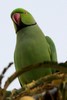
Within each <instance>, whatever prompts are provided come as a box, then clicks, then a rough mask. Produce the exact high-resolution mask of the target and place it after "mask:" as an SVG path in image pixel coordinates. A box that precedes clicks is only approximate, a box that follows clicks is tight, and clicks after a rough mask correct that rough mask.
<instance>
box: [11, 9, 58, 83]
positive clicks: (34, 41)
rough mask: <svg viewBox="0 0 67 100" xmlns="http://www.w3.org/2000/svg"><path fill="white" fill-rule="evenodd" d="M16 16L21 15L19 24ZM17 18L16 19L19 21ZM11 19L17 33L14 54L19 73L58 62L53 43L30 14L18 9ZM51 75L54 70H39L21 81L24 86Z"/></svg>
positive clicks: (23, 76) (25, 75) (30, 73)
mask: <svg viewBox="0 0 67 100" xmlns="http://www.w3.org/2000/svg"><path fill="white" fill-rule="evenodd" d="M15 14H16V15H17V16H18V14H20V15H19V16H20V20H19V24H18V23H17V20H16V19H15V17H14V15H15ZM17 16H16V18H17V19H19V18H18V17H17ZM13 17H14V18H13ZM11 18H12V20H13V23H14V26H15V30H16V33H17V40H16V48H15V52H14V62H15V67H16V70H17V71H18V70H20V69H21V68H23V67H26V66H28V65H31V64H36V63H40V62H44V61H57V55H56V49H55V46H54V43H53V41H52V40H51V39H50V38H49V37H46V36H45V35H44V34H43V32H42V31H41V29H40V28H39V26H38V25H37V23H36V22H35V20H34V18H33V17H32V15H31V14H30V13H29V12H27V11H26V10H24V9H21V8H18V9H16V10H14V11H13V12H12V14H11ZM51 73H52V70H51V69H50V68H49V69H44V68H39V69H35V70H31V71H29V72H26V73H25V74H23V75H21V76H20V77H19V81H20V83H21V84H22V85H24V84H26V83H29V82H31V81H32V80H37V79H38V78H40V77H43V76H44V75H47V74H51Z"/></svg>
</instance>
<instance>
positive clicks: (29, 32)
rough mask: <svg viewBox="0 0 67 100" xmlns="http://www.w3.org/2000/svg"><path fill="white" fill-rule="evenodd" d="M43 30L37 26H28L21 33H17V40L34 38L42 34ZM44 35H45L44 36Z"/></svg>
mask: <svg viewBox="0 0 67 100" xmlns="http://www.w3.org/2000/svg"><path fill="white" fill-rule="evenodd" d="M42 33H43V32H42V30H41V29H40V28H39V26H38V25H37V24H35V25H31V26H27V27H25V28H22V29H21V30H20V31H18V32H17V40H18V41H21V39H22V38H28V37H29V38H33V37H35V36H36V35H37V37H38V35H39V34H40V35H41V34H42ZM43 35H44V34H43Z"/></svg>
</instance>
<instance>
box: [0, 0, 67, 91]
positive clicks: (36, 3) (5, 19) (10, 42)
mask: <svg viewBox="0 0 67 100" xmlns="http://www.w3.org/2000/svg"><path fill="white" fill-rule="evenodd" d="M16 8H24V9H26V10H28V11H29V12H30V13H31V14H32V15H33V16H34V18H35V20H36V22H37V23H38V25H39V27H40V28H41V30H42V31H43V33H44V34H45V35H48V36H49V37H51V38H52V39H53V41H54V43H55V46H56V51H57V58H58V62H65V61H67V0H1V1H0V73H1V72H2V70H3V68H4V67H6V66H7V65H8V64H9V63H10V62H12V61H14V59H13V58H14V49H15V45H16V34H15V30H14V26H13V23H12V20H11V18H10V14H11V12H12V11H13V10H14V9H16ZM14 72H15V66H14V65H13V66H11V68H10V69H9V70H8V71H7V73H6V74H5V78H4V79H3V85H4V82H5V81H6V80H7V78H8V77H9V76H10V75H12V74H13V73H14ZM14 88H20V84H19V82H18V79H16V80H15V81H14V82H12V83H11V85H10V86H9V87H8V90H12V89H14Z"/></svg>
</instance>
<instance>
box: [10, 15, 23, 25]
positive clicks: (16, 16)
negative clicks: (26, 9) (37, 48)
mask: <svg viewBox="0 0 67 100" xmlns="http://www.w3.org/2000/svg"><path fill="white" fill-rule="evenodd" d="M12 20H13V21H14V22H15V23H16V24H18V25H19V24H20V20H21V16H20V13H15V14H13V15H12Z"/></svg>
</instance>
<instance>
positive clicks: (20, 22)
mask: <svg viewBox="0 0 67 100" xmlns="http://www.w3.org/2000/svg"><path fill="white" fill-rule="evenodd" d="M11 19H12V21H13V23H14V27H15V30H16V33H17V32H18V31H19V30H21V29H22V28H24V27H27V26H31V25H35V24H36V22H35V20H34V18H33V16H32V15H31V14H30V13H29V12H28V11H26V10H24V9H22V8H17V9H15V10H13V12H12V13H11Z"/></svg>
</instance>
